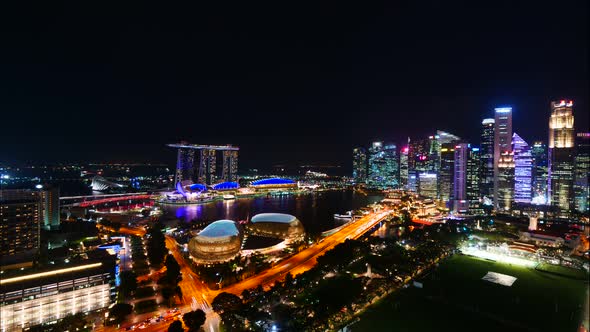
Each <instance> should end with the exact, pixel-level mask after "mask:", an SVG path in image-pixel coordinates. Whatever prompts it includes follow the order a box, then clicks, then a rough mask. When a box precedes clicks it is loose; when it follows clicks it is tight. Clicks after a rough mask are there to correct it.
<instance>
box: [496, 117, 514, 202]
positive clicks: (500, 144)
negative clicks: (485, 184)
mask: <svg viewBox="0 0 590 332" xmlns="http://www.w3.org/2000/svg"><path fill="white" fill-rule="evenodd" d="M500 165H502V169H501V168H500ZM510 174H512V178H511V176H510ZM513 176H514V160H513V153H512V107H498V108H496V109H495V115H494V207H495V208H496V209H501V210H506V209H510V201H512V197H513V196H514V195H513V193H512V190H514V188H513V186H512V180H513ZM501 181H502V183H500V182H501ZM509 185H510V189H509V188H508V186H509ZM500 190H502V191H503V192H502V194H500ZM500 195H501V197H500ZM508 197H509V200H508V201H507V199H508Z"/></svg>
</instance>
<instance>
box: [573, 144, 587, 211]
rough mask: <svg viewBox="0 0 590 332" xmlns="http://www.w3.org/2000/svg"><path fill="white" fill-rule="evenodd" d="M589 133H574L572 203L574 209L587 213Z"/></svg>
mask: <svg viewBox="0 0 590 332" xmlns="http://www.w3.org/2000/svg"><path fill="white" fill-rule="evenodd" d="M588 178H590V133H577V134H576V157H575V159H574V203H575V208H576V211H578V212H581V213H588V210H589V202H588V201H589V200H590V187H589V186H588Z"/></svg>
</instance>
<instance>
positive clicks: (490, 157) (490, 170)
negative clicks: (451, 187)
mask: <svg viewBox="0 0 590 332" xmlns="http://www.w3.org/2000/svg"><path fill="white" fill-rule="evenodd" d="M495 123H496V121H495V120H494V119H483V121H482V122H481V175H480V185H479V187H480V191H481V192H480V196H481V197H482V198H483V197H487V198H489V199H492V198H493V197H494V126H495Z"/></svg>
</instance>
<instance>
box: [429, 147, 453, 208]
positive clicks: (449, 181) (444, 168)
mask: <svg viewBox="0 0 590 332" xmlns="http://www.w3.org/2000/svg"><path fill="white" fill-rule="evenodd" d="M440 151H441V153H440V169H439V171H438V189H437V196H434V197H435V198H438V199H439V200H441V201H443V202H444V203H445V205H447V206H448V204H449V203H452V200H453V185H454V179H455V143H445V144H443V145H442V147H441V149H440Z"/></svg>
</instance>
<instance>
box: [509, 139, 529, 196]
mask: <svg viewBox="0 0 590 332" xmlns="http://www.w3.org/2000/svg"><path fill="white" fill-rule="evenodd" d="M512 149H513V151H514V201H515V202H516V203H530V202H531V200H532V194H533V189H532V180H533V179H532V171H533V157H532V154H531V147H530V146H529V145H528V143H527V142H525V140H523V139H522V137H520V136H519V135H518V134H517V133H514V134H513V135H512Z"/></svg>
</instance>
